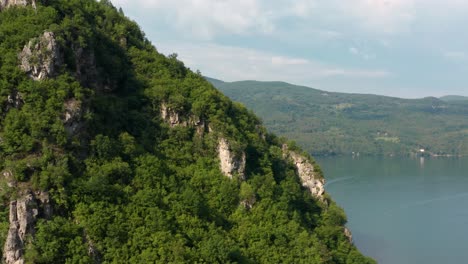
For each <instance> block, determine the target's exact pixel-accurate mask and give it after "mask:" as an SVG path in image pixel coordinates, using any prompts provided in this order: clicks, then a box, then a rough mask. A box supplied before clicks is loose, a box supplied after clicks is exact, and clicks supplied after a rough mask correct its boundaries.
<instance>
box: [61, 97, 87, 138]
mask: <svg viewBox="0 0 468 264" xmlns="http://www.w3.org/2000/svg"><path fill="white" fill-rule="evenodd" d="M63 105H64V108H65V113H64V117H63V120H62V121H63V123H64V125H65V130H66V131H67V133H68V135H75V134H76V133H77V132H78V131H79V130H80V129H81V128H82V127H83V122H82V107H81V102H80V101H78V100H76V99H74V98H72V99H69V100H67V101H65V102H64V103H63Z"/></svg>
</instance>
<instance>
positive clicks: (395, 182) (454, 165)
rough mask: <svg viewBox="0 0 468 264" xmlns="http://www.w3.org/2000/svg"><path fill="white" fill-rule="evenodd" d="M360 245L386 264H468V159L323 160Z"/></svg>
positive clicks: (331, 188) (334, 194)
mask: <svg viewBox="0 0 468 264" xmlns="http://www.w3.org/2000/svg"><path fill="white" fill-rule="evenodd" d="M318 162H319V164H320V165H321V167H322V170H323V171H324V173H325V178H326V180H327V184H326V190H327V192H329V193H330V194H331V195H332V197H333V199H334V200H335V201H336V202H337V203H338V204H339V205H341V206H342V207H343V208H344V209H345V211H346V213H347V215H348V226H349V227H350V229H351V231H352V232H353V238H354V241H355V244H356V246H358V248H359V249H360V250H361V251H362V252H363V253H364V254H367V255H369V256H372V257H374V258H375V259H377V260H378V261H379V263H382V264H395V263H397V264H413V263H427V264H432V263H434V264H435V263H437V264H438V263H466V262H467V260H468V250H466V245H467V244H468V228H466V225H467V224H468V206H466V204H468V173H467V172H468V159H450V158H423V157H421V158H414V159H410V158H407V159H406V158H369V157H355V158H352V157H338V158H322V159H320V158H319V159H318Z"/></svg>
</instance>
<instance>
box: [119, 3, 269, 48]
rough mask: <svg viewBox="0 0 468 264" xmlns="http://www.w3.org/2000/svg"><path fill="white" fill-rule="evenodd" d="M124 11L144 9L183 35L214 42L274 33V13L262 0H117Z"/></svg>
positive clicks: (143, 10) (142, 10)
mask: <svg viewBox="0 0 468 264" xmlns="http://www.w3.org/2000/svg"><path fill="white" fill-rule="evenodd" d="M113 3H114V4H115V5H117V6H123V7H128V8H130V7H132V6H133V7H135V6H137V7H141V11H140V12H142V13H144V12H148V13H151V15H152V16H155V17H161V16H163V17H164V18H165V19H166V22H167V23H168V25H175V26H176V28H177V29H178V30H179V31H181V32H188V33H190V34H193V35H195V36H198V37H201V38H205V39H210V38H212V37H213V36H215V35H217V34H243V33H247V32H251V31H255V32H262V33H269V32H272V31H273V30H274V24H273V23H272V22H271V21H270V15H271V13H270V12H269V11H268V10H264V9H262V8H261V7H260V4H261V3H260V1H259V0H134V1H129V0H114V1H113Z"/></svg>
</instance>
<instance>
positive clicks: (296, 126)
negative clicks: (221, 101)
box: [208, 78, 468, 156]
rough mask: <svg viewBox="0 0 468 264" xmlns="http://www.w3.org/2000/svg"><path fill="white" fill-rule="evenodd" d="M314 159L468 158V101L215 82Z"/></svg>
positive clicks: (275, 83)
mask: <svg viewBox="0 0 468 264" xmlns="http://www.w3.org/2000/svg"><path fill="white" fill-rule="evenodd" d="M208 79H209V78H208ZM209 80H210V82H212V83H213V84H214V85H215V86H216V87H217V88H219V89H220V90H221V91H222V92H223V93H225V94H226V95H227V96H229V97H230V98H231V99H232V100H235V101H238V102H241V103H244V104H245V105H246V106H247V107H248V108H250V109H252V110H253V111H254V112H255V113H256V114H257V115H258V116H259V117H261V118H262V119H263V121H264V123H265V126H266V127H267V128H268V129H270V130H271V131H272V132H274V133H277V134H278V135H281V136H286V137H288V138H291V139H294V140H296V141H297V142H298V144H299V145H301V146H302V147H304V148H305V150H307V151H308V152H309V153H312V154H314V155H353V154H354V155H357V154H358V153H359V154H360V155H387V156H407V155H421V153H420V150H421V149H424V150H425V152H424V153H423V155H434V156H436V155H442V156H467V155H468V119H467V118H466V117H467V116H468V100H467V99H468V98H467V97H463V96H445V97H442V98H440V99H439V98H435V97H427V98H423V99H401V98H394V97H386V96H378V95H370V94H346V93H335V92H326V91H321V90H317V89H312V88H309V87H303V86H296V85H291V84H288V83H284V82H257V81H240V82H232V83H229V82H223V81H220V80H215V79H209Z"/></svg>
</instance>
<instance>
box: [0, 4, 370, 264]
mask: <svg viewBox="0 0 468 264" xmlns="http://www.w3.org/2000/svg"><path fill="white" fill-rule="evenodd" d="M156 46H157V43H156ZM0 100H1V101H0V171H1V181H0V199H1V203H0V247H1V248H2V249H3V250H2V259H3V261H4V262H5V263H347V264H350V263H356V264H361V263H374V261H373V260H371V259H369V258H366V257H364V256H362V255H361V254H360V253H359V252H358V251H357V249H356V248H355V246H354V245H353V244H352V242H351V241H350V240H351V238H350V234H349V232H348V230H347V229H345V228H344V224H345V223H346V217H345V215H344V212H343V211H342V210H341V209H340V208H339V207H337V206H336V205H335V203H334V202H333V201H332V200H331V198H330V197H329V196H328V195H327V194H326V193H324V190H323V185H324V180H323V176H322V175H321V171H320V168H319V167H318V166H317V165H316V164H315V163H314V162H313V160H312V159H311V158H310V156H308V155H307V154H305V153H303V152H302V151H301V150H300V149H299V148H298V147H296V146H295V145H294V144H292V143H288V142H286V140H285V139H282V138H278V137H276V136H274V135H273V134H270V133H268V132H267V131H266V130H265V128H264V127H263V126H262V124H261V122H260V121H259V119H258V118H257V117H255V115H253V114H252V113H251V112H250V111H248V110H246V108H245V107H243V106H242V105H241V104H239V103H233V102H232V101H230V100H229V99H228V98H227V97H225V96H224V95H223V94H221V93H220V92H219V91H218V90H216V89H215V88H214V87H213V86H212V85H211V84H210V83H208V82H207V81H206V80H205V79H204V78H203V77H202V76H201V74H200V73H199V72H192V71H191V70H190V69H188V68H186V67H185V66H184V64H183V62H181V61H179V60H178V59H177V56H176V55H170V56H167V57H166V56H164V55H162V54H160V53H158V51H157V50H156V48H155V47H154V46H153V45H152V43H150V41H148V40H147V39H146V38H145V37H144V34H143V33H142V32H141V30H140V29H139V27H138V25H137V24H135V23H134V22H132V21H130V20H128V19H127V18H126V17H125V16H124V14H123V11H122V10H120V11H119V10H117V9H116V8H114V7H113V6H112V4H111V3H110V2H109V1H100V2H97V1H94V0H42V1H34V0H28V1H26V0H24V1H7V0H1V2H0Z"/></svg>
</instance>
